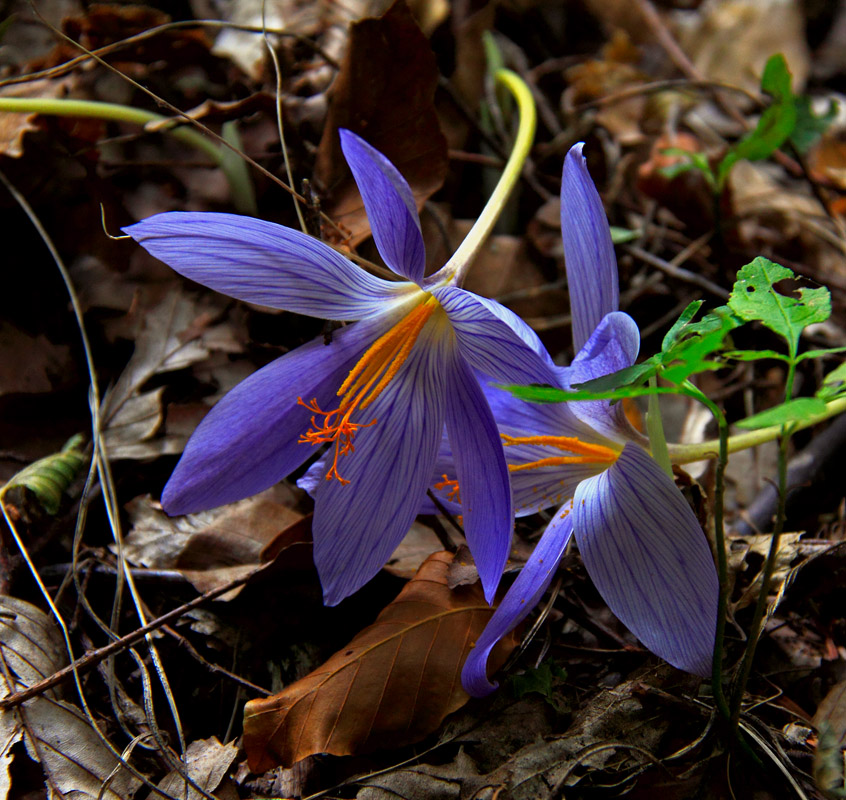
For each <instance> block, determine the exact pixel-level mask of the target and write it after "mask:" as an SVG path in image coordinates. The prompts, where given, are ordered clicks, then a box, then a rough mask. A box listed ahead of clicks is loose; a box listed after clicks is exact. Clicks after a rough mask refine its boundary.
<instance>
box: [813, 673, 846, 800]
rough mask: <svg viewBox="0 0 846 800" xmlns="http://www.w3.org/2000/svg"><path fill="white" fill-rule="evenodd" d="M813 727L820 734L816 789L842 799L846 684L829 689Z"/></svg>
mask: <svg viewBox="0 0 846 800" xmlns="http://www.w3.org/2000/svg"><path fill="white" fill-rule="evenodd" d="M812 723H813V725H814V727H815V728H816V729H817V732H818V733H819V746H818V747H817V749H816V751H815V753H814V778H815V780H816V782H817V786H819V788H820V789H822V790H823V792H825V793H826V795H827V796H829V797H842V789H843V784H844V764H843V752H842V751H843V748H844V747H846V681H841V682H840V683H836V684H835V685H834V686H832V687H831V689H829V692H828V694H827V695H826V696H825V697H824V698H823V699H822V701H821V702H820V704H819V707H818V708H817V711H816V713H815V714H814V718H813V720H812ZM838 789H839V790H840V792H839V793H838V792H837V790H838ZM829 792H831V794H829Z"/></svg>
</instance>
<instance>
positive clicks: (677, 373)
mask: <svg viewBox="0 0 846 800" xmlns="http://www.w3.org/2000/svg"><path fill="white" fill-rule="evenodd" d="M724 309H725V307H724V306H723V307H721V308H719V309H715V310H714V311H713V312H711V313H710V314H708V315H707V316H706V317H704V318H703V319H702V320H700V321H699V322H694V323H691V324H690V325H688V326H687V328H686V330H685V331H684V338H682V340H681V341H679V342H677V343H676V344H675V345H674V346H673V347H672V348H671V349H670V350H669V351H668V352H667V353H662V354H661V358H662V361H663V362H664V364H665V366H664V367H663V369H662V370H661V377H662V378H665V379H666V380H668V381H670V382H672V383H681V382H682V381H684V380H686V379H687V378H689V377H690V376H691V375H694V374H696V373H697V372H704V371H705V370H712V369H719V368H720V367H721V366H722V364H721V363H720V362H718V361H712V360H710V359H709V358H708V356H710V355H711V354H712V353H715V352H717V351H718V350H720V349H721V348H722V346H723V342H724V341H725V339H726V336H728V335H729V333H731V331H733V330H734V329H735V328H736V327H738V320H737V319H736V318H735V316H734V315H733V314H731V313H726V311H727V309H726V311H724Z"/></svg>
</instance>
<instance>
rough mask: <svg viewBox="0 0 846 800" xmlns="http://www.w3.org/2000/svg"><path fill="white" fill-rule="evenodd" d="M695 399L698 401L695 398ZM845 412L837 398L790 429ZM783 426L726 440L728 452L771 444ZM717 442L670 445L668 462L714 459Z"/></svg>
mask: <svg viewBox="0 0 846 800" xmlns="http://www.w3.org/2000/svg"><path fill="white" fill-rule="evenodd" d="M697 399H699V398H698V397H697ZM844 411H846V397H838V398H837V399H836V400H832V401H831V402H830V403H828V405H827V406H826V409H825V411H821V412H820V413H819V414H811V415H809V416H808V417H807V418H806V419H803V420H802V421H800V422H797V423H795V425H794V426H793V428H792V429H791V430H792V431H793V432H796V431H801V430H803V429H804V428H810V427H811V426H812V425H817V424H818V423H820V422H824V421H825V420H827V419H831V417H836V416H837V415H838V414H842V413H843V412H844ZM782 429H783V426H782V425H771V426H770V427H768V428H759V429H758V430H756V431H747V432H745V433H737V434H735V435H734V436H730V437H729V438H728V452H729V453H736V452H737V451H738V450H745V449H747V448H749V447H756V446H757V445H759V444H764V443H765V442H772V441H774V440H776V439H778V438H779V436H781V433H782ZM719 446H720V445H719V440H718V439H710V440H708V441H707V442H700V443H699V444H670V445H668V447H669V450H670V460H671V461H672V462H673V463H674V464H689V463H690V462H691V461H701V460H702V459H705V458H714V457H715V456H716V455H717V454H718V452H719Z"/></svg>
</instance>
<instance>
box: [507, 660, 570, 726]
mask: <svg viewBox="0 0 846 800" xmlns="http://www.w3.org/2000/svg"><path fill="white" fill-rule="evenodd" d="M565 680H567V672H566V670H563V669H561V667H559V666H558V665H557V664H554V663H550V662H549V661H544V662H543V663H542V664H541V665H540V666H539V667H537V668H536V669H529V670H526V671H525V672H524V673H523V674H522V675H512V676H511V678H510V683H511V689H512V690H513V692H514V696H515V697H516V698H517V699H518V700H519V699H520V698H522V697H525V696H526V695H527V694H539V695H541V696H542V697H543V699H544V700H546V702H547V703H549V705H550V706H552V708H554V709H555V710H556V711H557V712H558V713H563V712H565V711H567V710H568V708H569V704H568V702H567V700H566V698H563V697H561V696H560V695H559V694H558V693H557V692H556V690H555V684H557V683H560V682H561V681H565Z"/></svg>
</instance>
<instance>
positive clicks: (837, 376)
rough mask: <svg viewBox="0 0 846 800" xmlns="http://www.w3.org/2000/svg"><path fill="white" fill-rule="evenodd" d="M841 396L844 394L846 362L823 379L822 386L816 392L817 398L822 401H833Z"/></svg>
mask: <svg viewBox="0 0 846 800" xmlns="http://www.w3.org/2000/svg"><path fill="white" fill-rule="evenodd" d="M842 394H846V361H844V362H843V363H842V364H841V365H840V366H839V367H836V368H835V369H833V370H832V371H831V372H829V373H828V375H826V376H825V378H823V385H822V386H821V387H820V388H819V390H818V391H817V397H819V398H821V399H823V400H834V399H835V398H836V397H840V395H842Z"/></svg>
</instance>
